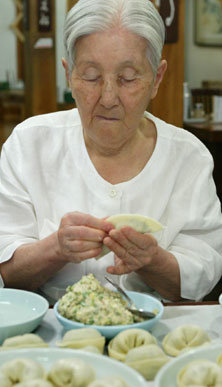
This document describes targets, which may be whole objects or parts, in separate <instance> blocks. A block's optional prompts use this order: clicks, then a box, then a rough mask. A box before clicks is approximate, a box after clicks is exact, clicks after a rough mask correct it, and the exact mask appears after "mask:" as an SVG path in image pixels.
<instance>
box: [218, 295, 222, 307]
mask: <svg viewBox="0 0 222 387" xmlns="http://www.w3.org/2000/svg"><path fill="white" fill-rule="evenodd" d="M218 301H219V304H221V305H222V293H221V294H220V297H219V300H218Z"/></svg>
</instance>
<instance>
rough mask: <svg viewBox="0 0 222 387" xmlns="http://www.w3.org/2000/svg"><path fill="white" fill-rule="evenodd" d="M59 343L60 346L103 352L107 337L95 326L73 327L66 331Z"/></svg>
mask: <svg viewBox="0 0 222 387" xmlns="http://www.w3.org/2000/svg"><path fill="white" fill-rule="evenodd" d="M57 345H58V346H59V347H60V348H74V349H80V348H81V349H84V348H85V350H89V351H91V352H95V353H102V354H103V352H104V346H105V337H104V336H102V335H101V333H100V332H99V331H97V330H96V329H95V328H80V329H71V330H70V331H68V332H66V333H65V335H64V336H63V340H62V341H61V342H57ZM87 348H88V349H87Z"/></svg>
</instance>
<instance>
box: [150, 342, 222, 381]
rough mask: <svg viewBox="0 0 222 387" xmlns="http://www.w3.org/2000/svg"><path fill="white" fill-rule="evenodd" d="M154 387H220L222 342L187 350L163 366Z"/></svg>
mask: <svg viewBox="0 0 222 387" xmlns="http://www.w3.org/2000/svg"><path fill="white" fill-rule="evenodd" d="M154 386H155V387H190V386H201V387H205V386H206V387H207V386H211V387H219V386H222V342H219V341H218V342H217V343H216V342H214V343H210V344H208V345H203V346H201V347H198V348H193V349H189V351H188V352H185V353H183V354H180V356H177V357H175V358H174V359H173V360H171V361H170V362H169V363H167V364H165V365H164V366H163V367H162V368H161V370H160V371H159V373H158V374H157V376H156V379H155V382H154Z"/></svg>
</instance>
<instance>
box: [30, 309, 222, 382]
mask: <svg viewBox="0 0 222 387" xmlns="http://www.w3.org/2000/svg"><path fill="white" fill-rule="evenodd" d="M191 322H192V324H197V325H200V326H201V327H202V328H203V329H205V330H206V331H207V332H208V334H209V336H210V337H211V339H212V340H221V341H222V330H221V327H222V306H221V305H219V304H218V303H216V302H210V303H198V304H193V303H186V304H167V305H165V308H164V313H163V317H162V319H161V321H160V322H158V323H157V325H156V326H155V327H154V328H153V329H152V331H151V333H152V334H153V335H154V336H155V337H156V338H157V340H158V342H159V344H160V343H161V341H162V339H163V337H164V336H165V335H166V334H167V333H168V332H170V331H172V330H173V329H174V328H176V327H177V326H179V325H182V324H190V323H191ZM35 333H36V334H38V335H39V336H40V337H42V339H43V340H45V341H46V342H47V343H49V346H52V347H54V346H56V342H57V341H61V339H62V337H63V335H64V333H65V331H64V330H63V327H62V326H61V325H60V323H59V322H58V321H57V319H56V317H55V315H54V312H53V309H49V310H48V312H47V314H46V316H45V317H44V319H43V321H42V323H41V325H40V326H39V327H38V328H37V329H36V331H35ZM153 386H154V382H147V387H153Z"/></svg>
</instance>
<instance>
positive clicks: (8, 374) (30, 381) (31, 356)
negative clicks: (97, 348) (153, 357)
mask: <svg viewBox="0 0 222 387" xmlns="http://www.w3.org/2000/svg"><path fill="white" fill-rule="evenodd" d="M17 383H18V384H17ZM15 384H16V385H18V386H21V387H55V386H62V387H66V386H69V387H71V386H75V387H110V386H112V387H114V386H118V387H135V386H140V387H145V386H146V381H145V379H144V378H143V376H142V375H140V374H139V373H138V372H136V371H135V370H134V369H132V368H130V367H128V366H127V365H126V364H123V363H121V362H119V361H117V360H115V359H110V358H109V357H107V356H103V355H101V354H97V353H93V352H88V351H83V350H78V349H76V350H73V349H65V350H64V349H61V348H32V349H18V350H10V351H4V352H0V386H1V387H3V386H11V385H12V386H13V385H15Z"/></svg>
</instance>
